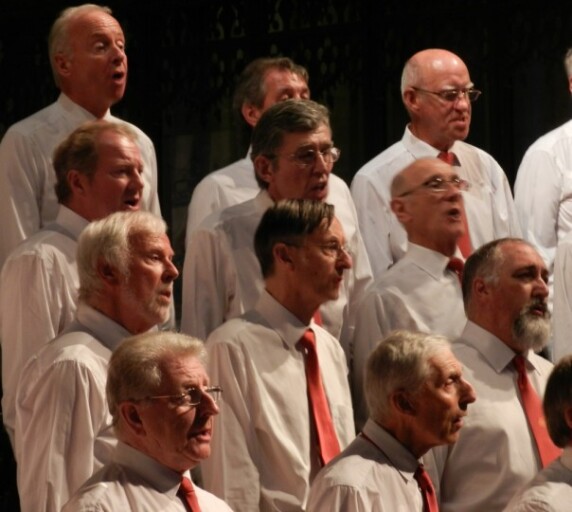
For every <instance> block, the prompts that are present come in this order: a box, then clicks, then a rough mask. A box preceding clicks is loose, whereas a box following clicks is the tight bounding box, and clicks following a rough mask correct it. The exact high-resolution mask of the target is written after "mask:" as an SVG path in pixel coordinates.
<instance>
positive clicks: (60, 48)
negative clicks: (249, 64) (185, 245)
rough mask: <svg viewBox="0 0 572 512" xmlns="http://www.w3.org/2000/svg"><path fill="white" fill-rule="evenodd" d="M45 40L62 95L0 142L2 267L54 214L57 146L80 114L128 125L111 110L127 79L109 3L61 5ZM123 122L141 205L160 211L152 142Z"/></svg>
mask: <svg viewBox="0 0 572 512" xmlns="http://www.w3.org/2000/svg"><path fill="white" fill-rule="evenodd" d="M48 46H49V54H50V63H51V66H52V72H53V75H54V79H55V82H56V86H57V87H58V88H59V89H60V91H61V94H60V96H59V98H58V99H57V101H56V102H55V103H53V104H51V105H50V106H48V107H46V108H44V109H42V110H40V111H38V112H36V113H35V114H33V115H31V116H30V117H28V118H26V119H24V120H22V121H20V122H18V123H16V124H14V125H13V126H12V127H10V128H9V129H8V131H7V132H6V134H5V135H4V138H3V139H2V142H1V143H0V218H1V219H2V222H1V223H0V268H1V267H2V265H3V264H4V261H5V260H6V258H7V257H8V254H9V253H10V252H11V251H12V250H13V249H14V248H15V247H16V245H18V244H19V243H20V242H21V241H22V240H25V239H26V238H28V237H29V236H31V235H32V234H34V233H35V232H36V231H38V230H39V229H40V228H42V227H44V226H46V225H47V224H49V223H50V222H52V221H53V220H54V219H55V218H56V215H57V211H58V204H57V200H56V194H55V191H54V184H55V175H54V172H53V169H52V154H53V152H54V149H55V147H56V146H57V145H58V144H59V143H60V142H61V141H62V140H63V139H64V138H65V137H66V136H67V135H69V134H70V133H71V132H72V131H73V130H74V129H75V128H77V127H78V126H79V125H81V124H82V123H84V122H86V121H91V120H94V119H105V120H107V121H116V122H122V123H124V124H128V123H125V122H124V121H121V120H120V119H118V118H116V117H114V116H112V115H111V114H110V111H109V109H110V107H111V106H112V105H114V104H115V103H117V102H118V101H120V100H121V99H122V98H123V94H124V92H125V87H126V85H127V55H126V54H125V36H124V34H123V30H122V29H121V26H120V25H119V23H118V21H117V20H116V19H115V18H113V17H112V16H111V9H109V8H108V7H102V6H99V5H94V4H83V5H80V6H77V7H69V8H67V9H65V10H63V11H62V12H61V14H60V15H59V17H58V18H57V19H56V21H55V22H54V24H53V25H52V28H51V31H50V35H49V38H48ZM129 126H130V127H131V128H132V129H133V130H134V132H135V134H136V138H137V145H138V146H139V150H140V152H141V158H142V160H143V169H144V172H143V175H142V177H143V181H144V182H145V188H144V191H143V196H142V199H141V204H142V208H143V209H144V210H148V211H151V212H153V213H155V214H156V215H160V207H159V199H158V196H157V160H156V157H155V149H154V147H153V143H152V142H151V139H149V137H147V135H145V134H144V133H143V132H142V131H141V130H140V129H139V128H137V127H135V126H134V125H131V124H130V125H129Z"/></svg>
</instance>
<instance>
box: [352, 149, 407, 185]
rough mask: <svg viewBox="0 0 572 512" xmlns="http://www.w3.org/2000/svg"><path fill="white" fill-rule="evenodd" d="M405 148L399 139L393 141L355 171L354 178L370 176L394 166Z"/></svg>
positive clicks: (404, 151)
mask: <svg viewBox="0 0 572 512" xmlns="http://www.w3.org/2000/svg"><path fill="white" fill-rule="evenodd" d="M406 152H407V151H406V149H405V147H404V146H403V143H402V142H401V140H399V141H397V142H395V143H394V144H392V145H391V146H389V147H388V148H387V149H385V150H383V151H382V152H381V153H379V154H378V155H376V156H374V157H373V158H372V159H371V160H370V161H369V162H366V163H365V164H364V165H363V166H362V167H361V168H360V169H359V170H358V172H357V173H356V175H355V177H354V179H355V178H364V179H365V178H371V177H375V176H377V175H379V174H382V173H384V172H385V171H386V170H387V169H389V168H392V167H393V166H394V162H395V160H397V159H399V158H401V157H402V156H403V155H404V154H405V153H406Z"/></svg>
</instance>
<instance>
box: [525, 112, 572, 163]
mask: <svg viewBox="0 0 572 512" xmlns="http://www.w3.org/2000/svg"><path fill="white" fill-rule="evenodd" d="M563 141H566V142H569V143H572V120H570V121H567V122H566V123H564V124H561V125H560V126H557V127H556V128H554V129H553V130H550V131H549V132H546V133H545V134H543V135H541V136H540V137H538V139H536V140H535V141H534V142H533V143H532V144H531V145H530V146H529V147H528V149H527V151H526V153H528V152H532V151H536V150H549V149H550V148H551V147H552V146H553V145H555V144H557V143H559V142H563ZM525 156H526V154H525Z"/></svg>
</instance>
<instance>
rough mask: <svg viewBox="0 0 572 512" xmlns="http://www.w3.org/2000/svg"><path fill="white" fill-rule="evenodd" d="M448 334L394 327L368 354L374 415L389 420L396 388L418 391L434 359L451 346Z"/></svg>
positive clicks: (366, 387) (367, 393)
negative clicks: (446, 335)
mask: <svg viewBox="0 0 572 512" xmlns="http://www.w3.org/2000/svg"><path fill="white" fill-rule="evenodd" d="M450 347H451V345H450V342H449V340H448V339H447V338H445V337H444V336H439V335H433V334H426V333H421V332H412V331H394V332H392V333H391V334H390V335H389V336H388V337H387V338H385V339H383V340H382V341H380V342H379V343H378V344H377V346H376V347H375V349H374V350H373V351H372V352H371V354H370V355H369V357H368V358H367V362H366V366H365V378H364V390H365V398H366V402H367V406H368V409H369V414H370V417H371V418H372V419H373V420H374V421H377V422H379V423H385V422H386V421H387V420H388V419H389V418H390V417H391V414H392V410H391V404H390V399H391V395H392V394H393V393H395V392H396V391H400V390H401V391H406V392H409V393H412V394H416V393H417V392H419V391H421V388H422V386H423V384H424V383H425V382H426V381H427V379H428V378H429V376H430V374H431V371H432V370H431V364H430V359H431V358H432V357H434V356H435V355H437V354H438V353H440V352H442V351H444V350H446V349H450Z"/></svg>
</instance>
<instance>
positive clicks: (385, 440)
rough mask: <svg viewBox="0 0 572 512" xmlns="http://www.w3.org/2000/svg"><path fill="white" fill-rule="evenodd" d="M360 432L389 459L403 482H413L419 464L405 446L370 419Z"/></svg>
mask: <svg viewBox="0 0 572 512" xmlns="http://www.w3.org/2000/svg"><path fill="white" fill-rule="evenodd" d="M362 432H363V433H364V434H365V437H366V438H368V439H369V440H371V442H372V443H373V444H374V445H375V447H376V448H377V449H378V450H380V451H381V452H382V453H383V454H384V455H385V456H386V457H387V458H388V459H389V461H390V462H391V464H392V465H393V467H395V469H396V470H397V471H399V473H400V474H401V475H402V476H403V478H404V479H405V480H408V481H409V480H413V478H414V477H413V475H414V474H415V471H416V470H417V468H418V467H419V464H420V463H421V462H420V461H419V460H418V459H416V458H415V456H414V455H413V454H412V453H411V452H410V451H409V450H408V449H407V448H406V447H405V446H403V445H402V444H401V443H400V442H399V441H398V440H397V439H395V437H393V436H392V435H391V434H390V433H389V432H388V431H387V430H385V429H384V428H383V427H382V426H380V425H379V424H377V423H376V422H375V421H373V420H372V419H371V418H370V419H368V420H367V422H366V424H365V425H364V427H363V429H362Z"/></svg>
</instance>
